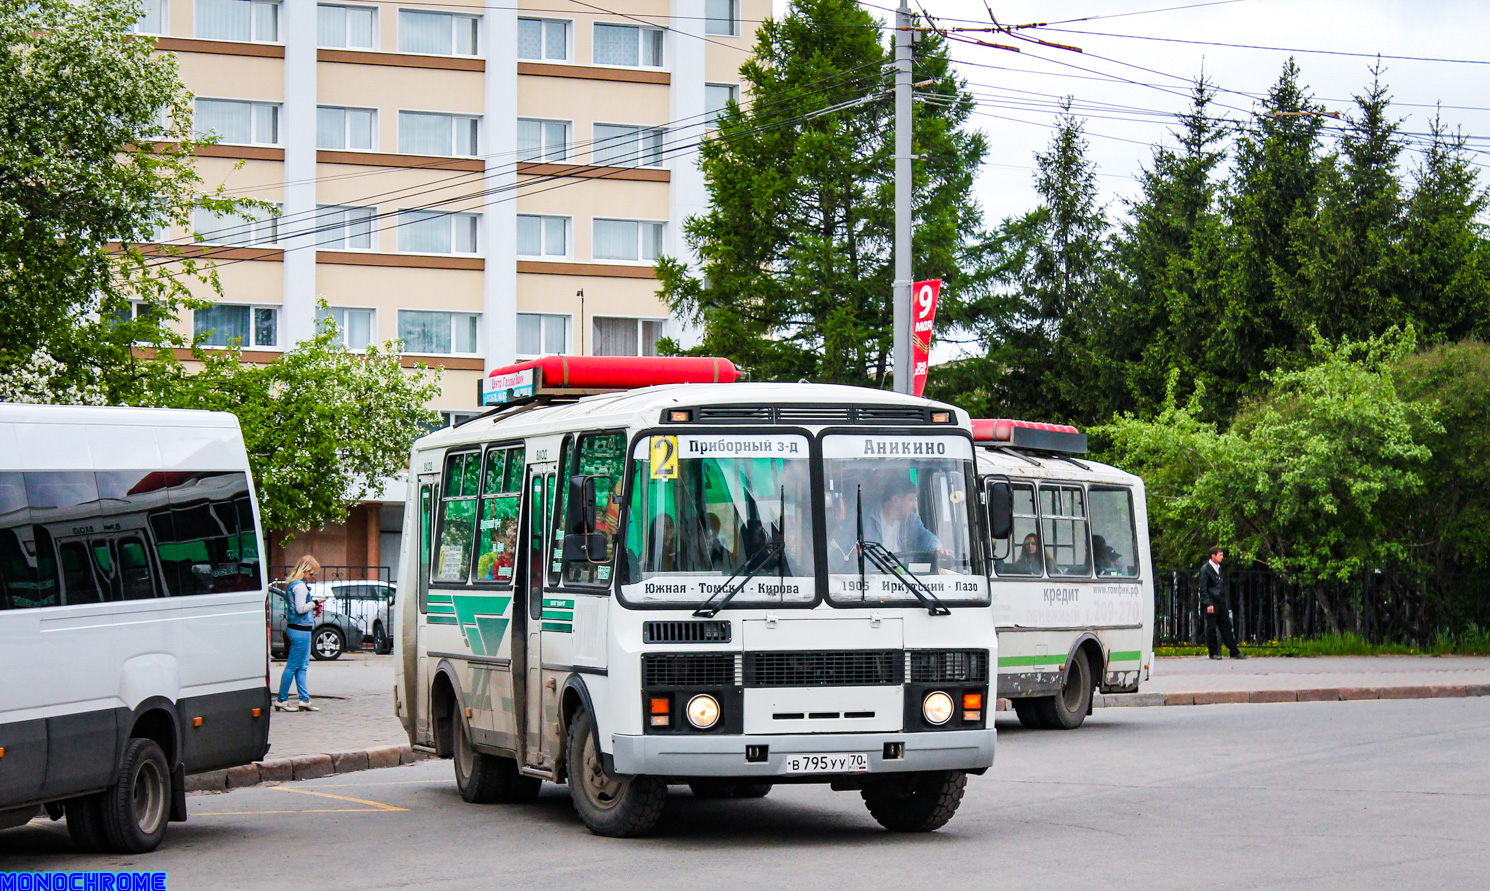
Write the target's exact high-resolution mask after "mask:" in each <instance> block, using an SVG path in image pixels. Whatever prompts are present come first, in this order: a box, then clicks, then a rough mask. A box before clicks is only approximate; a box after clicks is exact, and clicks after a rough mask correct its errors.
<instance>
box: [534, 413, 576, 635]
mask: <svg viewBox="0 0 1490 891" xmlns="http://www.w3.org/2000/svg"><path fill="white" fill-rule="evenodd" d="M571 442H573V438H572V437H569V436H565V437H564V444H563V445H562V446H560V447H559V474H558V478H557V479H555V480H553V481H552V482H551V483H550V486H551V487H552V491H550V492H549V500H550V502H551V503H552V504H553V510H552V511H551V512H550V513H549V517H548V527H549V529H551V530H553V531H552V533H551V534H550V536H549V549H548V552H549V554H550V557H549V565H548V583H549V584H550V585H557V584H558V583H559V574H560V573H561V572H563V570H564V509H565V507H566V506H567V505H566V504H565V502H566V501H567V500H568V497H569V486H568V485H566V484H565V480H567V479H569V475H570V466H569V444H570V443H571ZM534 618H535V619H536V618H537V616H534Z"/></svg>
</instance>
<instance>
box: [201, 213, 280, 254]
mask: <svg viewBox="0 0 1490 891" xmlns="http://www.w3.org/2000/svg"><path fill="white" fill-rule="evenodd" d="M191 228H192V231H193V232H195V233H196V236H197V240H198V241H204V242H207V243H209V244H227V245H234V246H236V247H250V246H252V245H256V244H274V243H275V242H276V241H278V240H279V219H278V217H277V216H276V215H274V214H273V213H271V212H269V211H267V210H262V209H260V208H257V207H250V208H245V209H244V210H243V211H242V212H241V213H240V214H237V215H228V216H219V215H218V214H215V213H213V212H212V211H210V210H208V209H207V208H205V207H199V208H197V209H196V210H194V211H192V215H191Z"/></svg>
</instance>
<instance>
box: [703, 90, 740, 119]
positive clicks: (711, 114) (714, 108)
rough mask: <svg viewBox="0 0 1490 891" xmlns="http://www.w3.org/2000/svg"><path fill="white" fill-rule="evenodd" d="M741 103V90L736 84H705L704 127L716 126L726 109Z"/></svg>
mask: <svg viewBox="0 0 1490 891" xmlns="http://www.w3.org/2000/svg"><path fill="white" fill-rule="evenodd" d="M739 101H740V88H739V87H738V86H736V85H735V84H704V126H706V127H713V126H715V122H716V121H718V120H719V116H720V115H721V114H723V113H724V109H725V107H726V106H728V105H729V104H730V103H731V102H739Z"/></svg>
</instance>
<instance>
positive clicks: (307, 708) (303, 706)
mask: <svg viewBox="0 0 1490 891" xmlns="http://www.w3.org/2000/svg"><path fill="white" fill-rule="evenodd" d="M300 711H302V712H318V711H320V708H318V707H316V706H314V705H311V704H310V700H306V701H305V702H302V703H300Z"/></svg>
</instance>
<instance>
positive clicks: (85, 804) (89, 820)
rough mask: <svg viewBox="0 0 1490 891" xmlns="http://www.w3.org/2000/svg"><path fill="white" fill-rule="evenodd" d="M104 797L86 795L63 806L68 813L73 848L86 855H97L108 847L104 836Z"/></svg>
mask: <svg viewBox="0 0 1490 891" xmlns="http://www.w3.org/2000/svg"><path fill="white" fill-rule="evenodd" d="M102 800H103V795H102V794H101V793H99V794H94V795H84V796H82V797H80V798H69V799H68V800H67V802H66V803H65V804H64V805H63V808H64V809H65V810H66V811H67V834H68V835H70V836H72V843H73V846H74V847H76V848H77V849H78V850H79V851H82V852H83V853H85V854H97V853H99V852H100V851H103V850H105V849H106V847H107V846H108V840H107V839H106V838H104V834H103V809H102V807H101V805H102Z"/></svg>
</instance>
